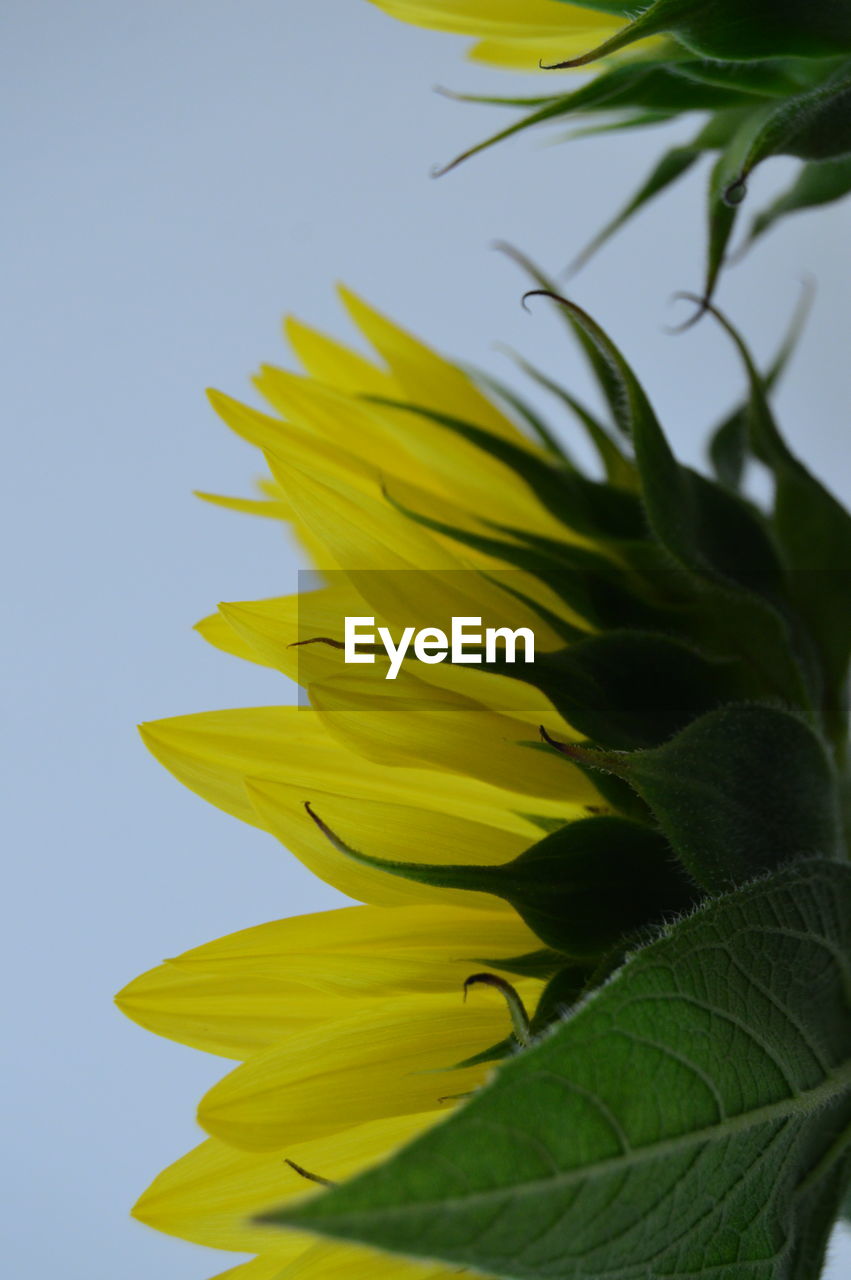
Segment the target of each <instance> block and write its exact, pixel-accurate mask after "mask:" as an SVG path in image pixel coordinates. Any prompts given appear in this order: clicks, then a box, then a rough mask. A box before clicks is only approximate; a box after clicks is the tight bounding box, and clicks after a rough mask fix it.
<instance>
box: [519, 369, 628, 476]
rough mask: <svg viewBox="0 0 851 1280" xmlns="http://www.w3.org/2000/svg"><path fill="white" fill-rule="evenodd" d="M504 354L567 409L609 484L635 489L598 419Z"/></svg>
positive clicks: (617, 449) (622, 454) (537, 372)
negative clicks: (585, 436)
mask: <svg viewBox="0 0 851 1280" xmlns="http://www.w3.org/2000/svg"><path fill="white" fill-rule="evenodd" d="M508 354H509V355H510V356H511V358H512V359H513V360H514V361H515V363H516V364H517V366H518V368H520V369H522V371H523V372H524V373H525V374H527V375H528V377H530V378H532V379H533V381H535V382H536V383H537V384H538V386H540V387H543V388H544V390H545V391H548V392H549V393H550V395H553V396H555V397H556V399H558V400H560V401H561V403H562V404H563V405H565V406H566V408H568V409H569V410H570V412H571V413H572V414H573V416H574V418H576V420H577V421H578V422H579V424H580V426H581V427H582V428H583V430H584V431H585V434H586V435H587V437H588V439H589V440H590V441H591V444H592V445H593V446H594V449H595V451H596V453H597V456H598V458H599V459H600V462H601V463H602V466H603V470H604V472H605V475H606V479H607V480H608V482H609V484H612V485H614V486H615V487H616V488H620V489H631V490H634V489H637V488H638V472H637V470H636V466H635V463H634V462H633V460H632V458H631V457H629V456H628V455H627V454H626V453H625V452H624V450H623V449H622V448H621V445H620V444H619V442H618V441H617V440H615V439H613V437H612V435H611V433H610V432H609V430H608V428H607V427H606V426H605V425H604V424H603V423H602V422H601V421H600V419H599V418H597V417H596V415H595V414H593V413H591V411H590V409H588V408H587V407H586V406H585V405H584V404H583V403H582V402H581V400H579V399H577V397H576V396H574V395H573V394H572V393H571V392H570V391H568V390H567V389H566V388H565V387H562V386H561V385H560V384H559V383H558V382H556V381H555V380H554V379H553V378H550V377H548V376H547V375H546V374H545V373H542V372H541V370H540V369H536V368H535V366H534V365H533V364H530V363H529V361H528V360H525V359H524V358H523V357H522V356H519V355H517V354H516V353H515V352H513V351H509V352H508Z"/></svg>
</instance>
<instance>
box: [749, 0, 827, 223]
mask: <svg viewBox="0 0 851 1280" xmlns="http://www.w3.org/2000/svg"><path fill="white" fill-rule="evenodd" d="M849 14H851V7H849ZM849 20H851V18H850V19H849ZM849 152H851V65H849V64H847V63H846V64H844V65H843V67H842V69H841V70H840V71H839V72H837V74H836V75H835V76H832V77H831V78H830V79H829V80H828V81H827V83H825V84H821V85H818V86H817V87H816V88H815V89H808V90H807V91H806V92H804V93H800V94H797V95H796V96H794V97H792V98H790V99H788V100H787V101H786V102H784V103H782V104H781V105H780V106H779V107H776V108H775V109H774V110H773V111H772V112H771V113H770V114H769V115H768V116H767V118H766V119H765V121H764V122H763V124H762V126H761V128H760V129H759V130H758V131H757V133H756V134H755V136H754V138H753V140H752V141H751V144H750V146H749V148H748V150H747V152H746V153H745V156H744V158H743V161H742V164H741V166H740V167H739V170H738V172H737V173H736V174H735V176H734V177H733V178H732V179H731V181H730V183H729V186H728V188H727V190H726V192H725V198H726V200H727V201H728V202H729V203H732V204H738V203H740V202H741V200H742V198H743V196H744V194H745V187H746V183H747V180H748V178H749V177H750V175H751V174H752V173H753V171H754V169H755V168H756V167H757V165H759V164H761V163H762V161H763V160H767V159H768V158H769V157H770V156H779V155H784V156H797V157H798V159H800V160H815V161H825V160H836V159H839V158H840V157H843V156H847V155H848V154H849Z"/></svg>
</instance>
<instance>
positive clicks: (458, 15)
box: [372, 0, 624, 38]
mask: <svg viewBox="0 0 851 1280" xmlns="http://www.w3.org/2000/svg"><path fill="white" fill-rule="evenodd" d="M372 3H373V4H376V5H377V6H378V8H379V9H384V10H385V12H386V13H389V14H391V15H392V16H393V17H394V18H399V19H401V20H402V21H403V22H412V23H415V24H416V25H417V26H423V27H433V28H435V29H437V30H439V31H455V32H460V33H461V34H463V35H494V36H528V37H532V38H535V37H537V36H540V35H558V34H559V33H560V32H565V34H570V33H571V32H572V31H580V32H581V31H585V30H593V29H598V28H599V29H601V30H603V31H605V33H606V35H609V34H611V32H612V30H617V29H618V27H621V26H623V23H624V19H623V18H618V17H616V16H610V15H608V14H605V13H599V12H595V11H594V10H590V9H587V8H584V7H582V6H581V5H572V4H564V3H561V2H560V0H488V3H487V4H486V5H484V4H482V0H372Z"/></svg>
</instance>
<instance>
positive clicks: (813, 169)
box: [739, 156, 851, 253]
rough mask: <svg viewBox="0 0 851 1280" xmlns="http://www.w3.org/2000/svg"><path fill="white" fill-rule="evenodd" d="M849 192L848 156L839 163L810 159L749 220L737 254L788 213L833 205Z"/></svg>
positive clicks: (849, 159) (850, 162) (850, 176)
mask: <svg viewBox="0 0 851 1280" xmlns="http://www.w3.org/2000/svg"><path fill="white" fill-rule="evenodd" d="M849 192H851V156H843V157H842V158H841V159H839V160H813V161H810V162H809V163H808V164H805V165H804V166H803V168H802V169H801V171H800V173H799V174H798V176H797V177H796V178H795V181H794V182H793V183H792V185H791V186H790V187H787V189H786V190H785V191H784V192H782V193H781V194H780V195H779V196H778V197H777V199H776V200H774V201H773V202H772V204H770V205H769V206H768V208H767V209H763V211H762V212H761V213H758V214H757V215H756V217H755V218H754V219H753V221H752V223H751V225H750V228H749V230H748V234H747V237H746V240H745V243H744V244H743V246H742V248H741V250H740V251H739V252H740V253H743V252H745V251H746V250H747V249H749V248H750V246H751V245H752V244H753V243H754V241H756V240H758V239H759V238H760V236H762V235H764V234H765V232H766V231H768V230H769V229H770V228H771V227H773V226H774V224H775V223H776V222H779V221H780V219H781V218H785V217H786V215H787V214H789V213H798V212H801V211H803V210H805V209H815V208H817V207H818V206H820V205H825V204H833V203H834V201H836V200H842V199H843V197H845V196H847V195H848V194H849Z"/></svg>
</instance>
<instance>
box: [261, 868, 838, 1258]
mask: <svg viewBox="0 0 851 1280" xmlns="http://www.w3.org/2000/svg"><path fill="white" fill-rule="evenodd" d="M849 949H851V869H849V868H848V867H846V866H838V865H836V864H833V863H830V862H824V861H821V860H817V861H812V862H803V863H800V864H798V865H792V866H790V867H787V868H785V869H783V870H781V871H779V872H776V873H775V874H774V875H773V876H770V877H768V878H765V879H762V880H760V881H758V882H757V883H755V884H752V885H750V886H747V887H746V888H744V889H741V890H739V891H737V892H734V893H731V894H729V895H727V896H725V897H721V898H718V899H716V900H714V901H712V902H710V903H709V904H708V905H707V906H705V907H704V908H703V909H702V910H700V911H698V912H697V913H696V914H694V915H692V916H691V917H689V918H686V919H684V920H682V921H681V922H680V923H678V924H676V925H675V926H673V927H672V928H671V929H670V930H669V931H668V932H667V934H666V936H664V937H663V938H661V939H660V940H659V941H657V942H655V943H652V944H651V945H650V946H647V947H645V948H644V949H643V950H641V951H638V952H637V953H636V954H634V955H633V956H632V957H631V958H630V959H629V960H628V961H627V963H626V964H625V965H624V966H623V968H621V970H620V971H619V972H618V974H617V976H616V977H615V978H614V979H613V980H612V981H611V982H610V983H609V984H608V985H607V986H605V987H604V988H603V989H602V990H601V991H599V992H598V994H596V995H595V996H593V997H592V998H591V999H590V1000H588V1002H587V1003H586V1004H585V1005H584V1006H583V1007H581V1008H580V1009H579V1010H578V1012H576V1013H575V1014H574V1016H573V1017H572V1018H571V1019H569V1020H568V1021H566V1022H563V1023H562V1024H561V1025H559V1026H558V1027H557V1029H556V1030H555V1032H553V1033H551V1034H549V1035H547V1036H545V1037H543V1038H542V1039H541V1040H540V1042H539V1043H538V1044H536V1045H535V1046H534V1047H533V1048H532V1049H531V1050H529V1051H527V1052H526V1053H523V1054H521V1055H519V1056H518V1057H517V1058H516V1059H514V1060H513V1061H509V1062H508V1063H507V1064H506V1065H504V1066H503V1067H502V1068H501V1069H500V1070H499V1072H498V1074H497V1075H496V1078H495V1079H494V1080H493V1082H492V1083H491V1084H490V1085H489V1086H488V1087H487V1088H485V1089H484V1090H482V1092H481V1093H480V1094H479V1095H478V1096H476V1097H475V1098H473V1100H472V1101H471V1102H470V1103H469V1104H468V1105H467V1106H466V1107H464V1108H463V1109H462V1110H461V1111H460V1112H459V1113H457V1114H456V1115H454V1116H453V1117H452V1118H451V1119H449V1120H448V1121H446V1122H445V1123H443V1124H441V1125H438V1126H437V1127H436V1128H435V1129H433V1130H431V1131H429V1132H428V1133H427V1134H426V1135H425V1136H423V1137H421V1138H420V1139H419V1140H418V1141H416V1142H414V1143H413V1144H412V1145H411V1146H409V1147H408V1148H407V1149H405V1150H403V1151H402V1152H401V1153H400V1154H398V1155H397V1156H395V1157H393V1158H392V1159H390V1160H389V1161H388V1162H387V1163H386V1164H385V1165H384V1166H382V1167H380V1168H378V1169H376V1170H373V1171H371V1172H368V1173H366V1174H364V1175H362V1176H361V1177H360V1178H357V1179H355V1180H354V1181H353V1182H351V1183H349V1184H348V1185H346V1186H343V1187H341V1188H339V1189H337V1190H334V1191H331V1192H329V1193H327V1194H325V1195H322V1196H320V1197H318V1198H315V1199H312V1200H310V1201H308V1202H306V1203H304V1204H303V1205H302V1206H301V1207H296V1208H291V1207H288V1208H287V1210H286V1211H283V1212H281V1213H280V1214H275V1213H273V1214H271V1215H269V1216H268V1217H267V1219H266V1220H267V1221H270V1222H277V1223H280V1224H282V1225H287V1226H293V1227H299V1228H308V1229H310V1230H313V1231H317V1232H320V1233H322V1234H323V1235H327V1236H331V1237H334V1238H339V1239H345V1240H355V1241H360V1242H363V1243H366V1244H370V1245H376V1246H380V1247H381V1248H383V1249H389V1250H391V1251H397V1252H399V1253H403V1254H405V1255H408V1256H410V1255H414V1256H416V1257H421V1258H429V1259H437V1260H440V1261H442V1262H445V1263H449V1264H452V1265H456V1266H458V1267H468V1266H469V1267H471V1268H473V1269H474V1270H475V1271H477V1272H486V1273H489V1274H491V1275H494V1276H504V1277H511V1278H512V1280H592V1278H595V1277H599V1278H600V1280H602V1277H610V1276H611V1275H612V1274H613V1273H616V1274H617V1275H618V1276H619V1277H621V1278H622V1280H646V1278H647V1277H649V1276H654V1277H655V1276H660V1277H661V1276H664V1277H666V1278H670V1280H693V1277H695V1276H697V1275H701V1276H704V1275H716V1274H717V1275H724V1274H726V1275H730V1276H733V1275H735V1276H736V1280H769V1277H770V1280H806V1278H807V1277H810V1276H813V1275H815V1274H817V1266H818V1262H819V1260H820V1258H821V1257H822V1256H823V1253H824V1248H825V1243H826V1238H827V1233H828V1231H829V1229H830V1226H831V1224H832V1222H833V1220H834V1218H835V1216H836V1214H837V1212H838V1211H839V1206H840V1201H841V1197H842V1194H843V1190H844V1187H845V1185H846V1182H847V1175H848V1171H849V1155H848V1145H847V1143H848V1139H849V1136H851V1016H849V998H851V970H849V960H848V956H849ZM814 1267H815V1268H816V1270H814Z"/></svg>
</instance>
